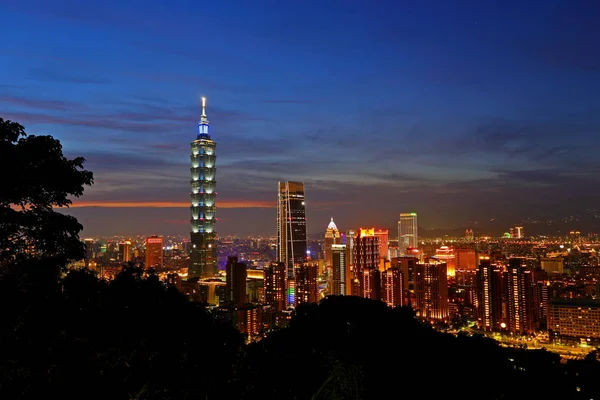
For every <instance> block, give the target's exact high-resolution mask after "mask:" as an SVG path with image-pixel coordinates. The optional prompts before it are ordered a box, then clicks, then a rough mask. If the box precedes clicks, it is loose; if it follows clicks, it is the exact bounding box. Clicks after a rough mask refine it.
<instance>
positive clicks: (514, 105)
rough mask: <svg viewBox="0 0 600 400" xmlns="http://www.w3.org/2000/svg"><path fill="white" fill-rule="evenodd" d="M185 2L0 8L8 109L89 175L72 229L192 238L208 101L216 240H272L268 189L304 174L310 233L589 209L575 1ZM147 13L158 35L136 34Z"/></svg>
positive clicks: (588, 86)
mask: <svg viewBox="0 0 600 400" xmlns="http://www.w3.org/2000/svg"><path fill="white" fill-rule="evenodd" d="M142 4H143V5H144V7H142V6H141V5H142ZM195 4H196V3H193V2H186V1H179V2H172V3H169V4H168V5H167V4H166V3H162V2H159V1H154V2H144V3H141V2H136V1H131V2H128V4H114V5H112V6H108V7H107V8H102V6H100V5H85V9H83V8H82V9H80V8H79V6H78V5H76V4H71V3H66V2H53V4H52V5H48V4H47V3H46V2H39V1H37V2H36V1H24V2H20V3H18V4H17V3H15V4H11V5H6V6H4V7H6V10H5V11H6V12H5V13H4V14H5V15H8V16H9V17H10V18H7V22H6V27H7V28H8V29H9V30H11V32H13V37H12V38H11V39H12V40H11V42H10V43H5V44H2V46H3V48H2V52H1V54H0V58H1V59H2V60H3V62H2V63H0V65H1V66H0V72H2V73H1V74H0V76H2V78H0V88H2V95H0V105H1V106H2V107H3V109H4V111H3V113H4V115H3V117H4V118H7V119H12V120H15V121H17V122H20V123H22V124H23V125H25V127H26V129H27V130H28V132H30V133H33V134H51V135H53V136H55V137H56V138H58V139H60V140H61V141H62V143H63V145H64V149H65V152H66V153H67V155H68V156H78V155H82V156H84V157H86V159H87V160H88V162H87V163H86V167H87V168H89V169H90V170H92V171H93V172H94V173H95V184H94V185H93V186H92V187H91V188H90V189H88V190H86V193H85V195H84V196H83V197H82V198H81V199H77V200H76V201H75V204H74V208H73V209H71V210H69V211H68V212H69V213H71V214H73V215H75V216H77V217H78V218H79V219H80V220H81V222H82V223H83V225H84V227H85V230H84V235H88V234H89V235H94V234H109V233H113V234H117V233H125V234H133V233H147V234H151V233H157V234H171V233H179V232H181V233H184V232H186V231H187V230H188V229H189V228H188V225H189V218H188V215H189V209H188V207H189V202H187V201H186V198H187V196H188V192H189V160H188V158H187V157H186V147H187V146H188V143H189V137H190V136H189V135H190V132H192V131H193V129H194V124H195V121H196V120H197V118H196V115H197V114H198V106H197V102H198V100H199V98H200V97H201V96H203V95H205V96H207V97H209V98H210V99H211V104H214V117H211V119H212V120H213V121H214V122H215V125H214V126H215V129H217V131H216V132H217V135H218V137H219V148H220V150H219V151H220V159H219V163H220V166H219V176H220V178H219V181H220V184H219V185H220V186H219V187H220V193H219V205H218V207H219V233H220V234H223V235H226V234H230V233H236V231H237V232H239V233H241V234H244V233H262V234H268V233H271V234H274V233H275V232H274V226H275V223H274V221H275V219H276V202H275V201H273V196H272V187H273V184H274V182H277V181H280V180H281V181H285V180H291V181H300V182H304V183H305V184H306V188H307V191H308V192H309V193H310V196H309V198H308V199H307V231H308V233H317V232H322V231H323V230H324V229H325V227H326V224H327V221H328V220H329V219H330V217H334V218H335V219H336V221H338V222H339V226H340V227H344V228H358V227H359V226H378V227H382V228H386V229H393V227H394V223H395V219H396V218H397V215H398V213H399V212H401V211H402V210H414V211H415V212H417V213H418V214H419V223H420V224H422V225H423V226H424V227H427V228H432V229H433V228H440V229H441V228H451V227H453V226H456V227H472V228H474V229H477V225H476V224H475V223H474V222H478V223H479V224H483V223H484V222H486V221H489V220H490V219H492V218H497V219H498V220H503V221H505V223H504V225H505V227H504V228H502V230H507V229H508V228H509V226H512V225H514V224H515V223H518V222H520V219H522V218H526V217H531V218H537V217H541V216H547V218H549V219H559V218H562V217H565V216H569V215H573V214H576V213H579V214H584V213H586V211H587V209H588V208H595V207H596V199H597V198H598V196H599V195H600V192H599V191H600V185H598V183H599V182H598V179H599V178H598V177H597V174H596V173H595V171H596V170H597V168H598V166H599V165H598V161H597V160H596V157H595V156H594V155H595V153H596V152H597V150H598V148H597V147H598V145H597V144H595V143H590V141H589V138H590V137H592V136H593V135H594V133H595V132H597V130H598V129H599V127H600V119H599V118H600V117H598V115H599V114H598V113H597V110H596V109H595V108H594V106H593V104H594V102H593V99H594V98H595V93H597V91H598V89H600V79H598V71H599V70H600V59H599V58H598V57H599V56H598V55H597V54H596V53H595V52H593V51H590V49H593V48H594V47H593V45H594V38H595V37H597V36H596V34H595V33H597V28H595V25H594V24H593V21H591V20H588V19H586V18H584V16H585V15H593V10H591V9H589V8H587V9H586V5H585V4H577V5H573V4H571V3H570V2H560V1H559V2H555V3H553V4H552V5H546V6H545V7H536V6H535V5H523V4H521V3H516V2H505V3H503V7H502V8H501V10H498V9H497V8H496V7H493V6H491V5H486V4H484V5H482V4H478V3H473V4H470V5H469V7H467V6H464V7H463V8H453V7H452V6H450V5H448V4H447V3H445V2H441V1H430V2H425V3H423V4H419V5H402V4H396V3H395V2H383V1H382V3H381V4H382V5H385V7H381V8H378V7H370V8H363V7H361V6H360V5H359V4H347V3H345V4H344V7H340V5H337V4H335V3H333V2H332V3H328V4H325V5H323V4H321V3H316V2H306V3H302V4H301V5H300V4H286V5H282V4H276V5H275V4H271V10H272V13H271V14H268V15H263V13H262V11H260V12H259V9H260V7H256V6H252V7H249V6H248V5H246V4H244V3H240V4H239V5H238V7H237V8H236V11H235V12H230V13H228V14H227V15H225V14H223V13H222V11H220V10H219V8H218V7H217V6H215V5H214V4H206V5H203V8H202V10H199V9H198V8H197V6H195ZM265 4H266V3H265ZM269 4H270V3H269ZM517 4H518V5H519V6H520V8H518V9H517V7H516V5H517ZM567 5H569V6H570V7H567ZM317 6H319V7H318V10H319V12H318V13H316V12H315V10H317ZM527 7H531V9H530V10H527V9H526V8H527ZM591 7H593V6H591ZM492 8H493V10H492ZM165 10H168V11H169V13H168V16H167V17H164V14H165V13H164V11H165ZM200 11H202V12H201V14H202V16H203V24H206V25H205V27H204V29H203V30H204V32H206V33H205V35H206V38H204V39H205V40H202V41H200V42H198V41H196V40H195V37H196V36H195V32H196V23H195V22H196V20H197V18H196V16H197V15H199V14H200ZM522 15H527V16H528V17H527V19H523V18H522ZM307 18H309V19H310V20H311V22H312V23H311V24H304V23H303V21H306V19H307ZM125 20H129V21H130V22H131V23H130V24H126V25H123V24H111V22H117V21H121V22H122V21H125ZM156 20H160V21H161V24H162V25H163V26H164V27H165V31H168V33H166V34H164V32H162V30H161V33H160V35H159V34H158V33H157V34H154V33H153V32H152V29H146V28H149V27H150V26H154V24H155V21H156ZM319 21H321V22H322V23H317V22H319ZM573 21H577V23H575V22H573ZM117 25H118V27H117V28H116V30H114V29H115V26H117ZM506 25H510V26H511V29H510V31H506V30H505V29H503V27H504V26H506ZM309 26H310V29H308V27H309ZM24 27H27V29H25V28H24ZM315 27H316V28H315ZM142 30H143V31H144V36H142V35H140V34H139V32H140V31H142ZM499 31H502V32H504V36H499V35H498V34H497V32H499ZM41 32H43V34H44V37H45V38H46V42H45V43H46V44H45V45H44V46H43V47H42V46H40V43H39V42H38V41H37V37H38V36H37V35H36V33H41ZM88 42H93V43H95V45H96V46H97V48H94V49H91V48H89V47H88V46H87V43H88ZM548 43H552V44H553V45H552V47H549V46H548ZM475 50H477V51H475ZM114 58H118V59H119V61H120V62H119V63H117V64H118V65H117V64H115V65H113V64H114V63H112V62H108V61H107V60H112V59H114ZM334 70H335V71H336V74H334V75H332V74H331V73H326V72H327V71H334ZM211 107H212V106H211ZM211 109H212V108H211ZM211 115H213V114H212V112H211ZM541 199H542V200H543V201H541ZM91 205H93V206H96V207H84V206H91ZM589 217H590V218H595V217H594V216H592V215H591V214H590V215H589ZM221 227H223V229H221ZM486 229H487V228H486ZM527 231H528V232H529V228H527Z"/></svg>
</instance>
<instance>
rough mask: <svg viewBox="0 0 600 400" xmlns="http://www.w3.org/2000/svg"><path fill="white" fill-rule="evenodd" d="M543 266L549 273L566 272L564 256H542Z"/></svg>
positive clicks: (541, 262)
mask: <svg viewBox="0 0 600 400" xmlns="http://www.w3.org/2000/svg"><path fill="white" fill-rule="evenodd" d="M540 264H541V267H542V269H543V270H544V271H546V272H547V273H549V274H562V273H563V272H564V266H565V263H564V259H563V258H562V257H542V258H541V259H540Z"/></svg>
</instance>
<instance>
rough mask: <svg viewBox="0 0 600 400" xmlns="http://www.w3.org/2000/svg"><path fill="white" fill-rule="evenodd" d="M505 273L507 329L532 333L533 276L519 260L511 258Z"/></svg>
mask: <svg viewBox="0 0 600 400" xmlns="http://www.w3.org/2000/svg"><path fill="white" fill-rule="evenodd" d="M506 275H507V285H506V288H507V293H506V294H507V296H506V297H507V303H508V307H507V311H508V313H507V314H508V318H507V319H508V330H509V331H510V332H511V333H516V334H520V335H523V334H532V333H533V332H534V329H535V324H534V322H535V318H534V311H535V309H534V302H533V294H534V293H533V276H532V273H531V271H529V270H528V269H527V268H525V267H523V266H522V264H521V260H519V259H518V258H511V259H510V260H509V266H508V268H507V271H506Z"/></svg>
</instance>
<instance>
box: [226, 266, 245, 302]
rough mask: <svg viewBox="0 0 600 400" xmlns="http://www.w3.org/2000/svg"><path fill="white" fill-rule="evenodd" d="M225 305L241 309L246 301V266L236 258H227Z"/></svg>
mask: <svg viewBox="0 0 600 400" xmlns="http://www.w3.org/2000/svg"><path fill="white" fill-rule="evenodd" d="M225 273H226V276H225V303H226V304H229V305H232V306H234V307H241V306H242V305H244V304H245V303H247V300H246V278H247V272H246V264H245V263H243V262H239V261H238V258H237V257H236V256H229V257H227V264H226V265H225Z"/></svg>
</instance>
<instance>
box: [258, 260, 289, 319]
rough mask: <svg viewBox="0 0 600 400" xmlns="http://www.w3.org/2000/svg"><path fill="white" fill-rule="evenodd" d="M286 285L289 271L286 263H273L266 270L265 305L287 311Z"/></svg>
mask: <svg viewBox="0 0 600 400" xmlns="http://www.w3.org/2000/svg"><path fill="white" fill-rule="evenodd" d="M286 283H287V271H286V268H285V264H284V263H282V262H277V263H271V264H269V266H268V267H266V268H265V277H264V288H265V303H267V304H269V305H272V306H273V307H275V308H276V309H277V310H278V311H283V310H285V309H286V303H287V298H286V289H287V286H286Z"/></svg>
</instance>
